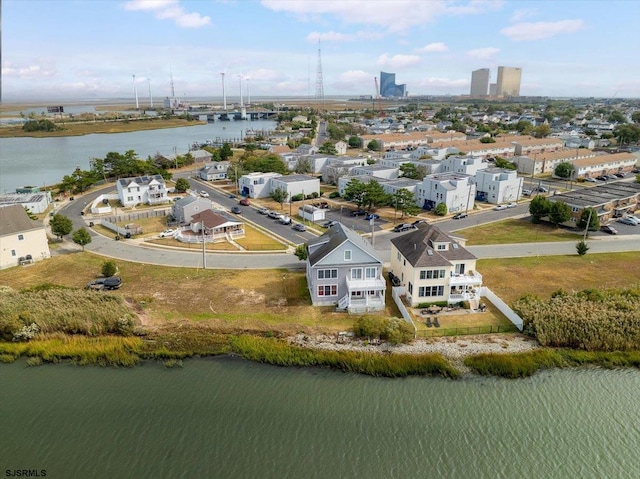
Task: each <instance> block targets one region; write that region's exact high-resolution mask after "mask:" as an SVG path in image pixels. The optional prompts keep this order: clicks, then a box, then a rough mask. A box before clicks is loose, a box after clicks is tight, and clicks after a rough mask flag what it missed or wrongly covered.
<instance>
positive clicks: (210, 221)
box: [176, 209, 245, 243]
mask: <svg viewBox="0 0 640 479" xmlns="http://www.w3.org/2000/svg"><path fill="white" fill-rule="evenodd" d="M244 235H245V232H244V223H243V222H242V221H238V220H236V219H235V218H232V217H230V216H228V215H227V214H226V213H225V212H223V211H214V210H211V209H208V210H204V211H201V212H199V213H196V214H195V215H193V217H192V218H191V220H190V221H189V226H188V227H187V228H182V229H181V230H180V232H179V233H178V234H177V235H176V239H177V240H178V241H182V242H184V243H202V242H203V241H204V242H205V243H215V242H217V241H233V240H236V239H238V238H244Z"/></svg>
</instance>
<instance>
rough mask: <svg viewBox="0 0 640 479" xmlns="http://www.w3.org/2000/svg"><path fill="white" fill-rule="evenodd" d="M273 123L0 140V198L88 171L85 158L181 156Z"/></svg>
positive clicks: (220, 123) (230, 124) (220, 124)
mask: <svg viewBox="0 0 640 479" xmlns="http://www.w3.org/2000/svg"><path fill="white" fill-rule="evenodd" d="M275 126H276V123H275V122H273V121H266V120H258V121H226V122H216V123H209V124H206V125H196V126H187V127H182V128H167V129H164V130H150V131H136V132H131V133H116V134H111V135H107V134H103V135H85V136H67V137H58V138H1V139H0V193H5V192H6V193H10V192H13V191H15V189H16V188H18V187H21V186H25V185H35V186H41V185H43V184H47V185H51V184H53V183H57V182H59V181H60V180H61V179H62V177H63V176H64V175H69V174H71V173H72V172H73V170H74V169H75V168H76V166H79V167H80V168H81V169H83V170H88V169H89V160H90V159H91V158H104V157H105V156H106V154H107V153H109V152H110V151H116V152H119V153H124V152H125V151H127V150H134V151H135V152H136V153H137V154H138V156H139V157H140V158H147V156H149V155H151V156H153V155H155V154H156V153H157V152H160V153H162V154H165V155H170V154H172V153H173V151H174V148H175V149H176V151H177V152H178V153H186V152H187V151H188V150H189V147H190V146H191V145H192V144H193V143H194V142H201V143H203V142H205V141H206V140H213V141H215V140H216V139H217V138H221V139H227V140H233V139H241V138H244V136H245V134H246V131H247V130H268V131H269V130H273V129H274V128H275Z"/></svg>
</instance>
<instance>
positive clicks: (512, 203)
mask: <svg viewBox="0 0 640 479" xmlns="http://www.w3.org/2000/svg"><path fill="white" fill-rule="evenodd" d="M505 206H506V207H507V208H515V207H516V206H518V203H514V202H513V201H512V202H511V203H507V204H506V205H505Z"/></svg>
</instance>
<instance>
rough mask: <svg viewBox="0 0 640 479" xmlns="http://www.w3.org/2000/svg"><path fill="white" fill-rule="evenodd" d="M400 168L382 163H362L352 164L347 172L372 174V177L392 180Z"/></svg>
mask: <svg viewBox="0 0 640 479" xmlns="http://www.w3.org/2000/svg"><path fill="white" fill-rule="evenodd" d="M399 173H400V170H398V168H394V167H389V166H384V165H364V166H354V167H353V169H352V170H351V171H350V172H349V174H350V175H354V176H358V175H366V176H373V177H374V178H382V179H385V180H392V179H395V178H397V177H398V176H399Z"/></svg>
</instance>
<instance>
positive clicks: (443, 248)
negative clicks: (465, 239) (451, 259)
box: [438, 244, 447, 251]
mask: <svg viewBox="0 0 640 479" xmlns="http://www.w3.org/2000/svg"><path fill="white" fill-rule="evenodd" d="M445 249H447V245H446V244H439V245H438V250H439V251H442V250H445Z"/></svg>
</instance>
